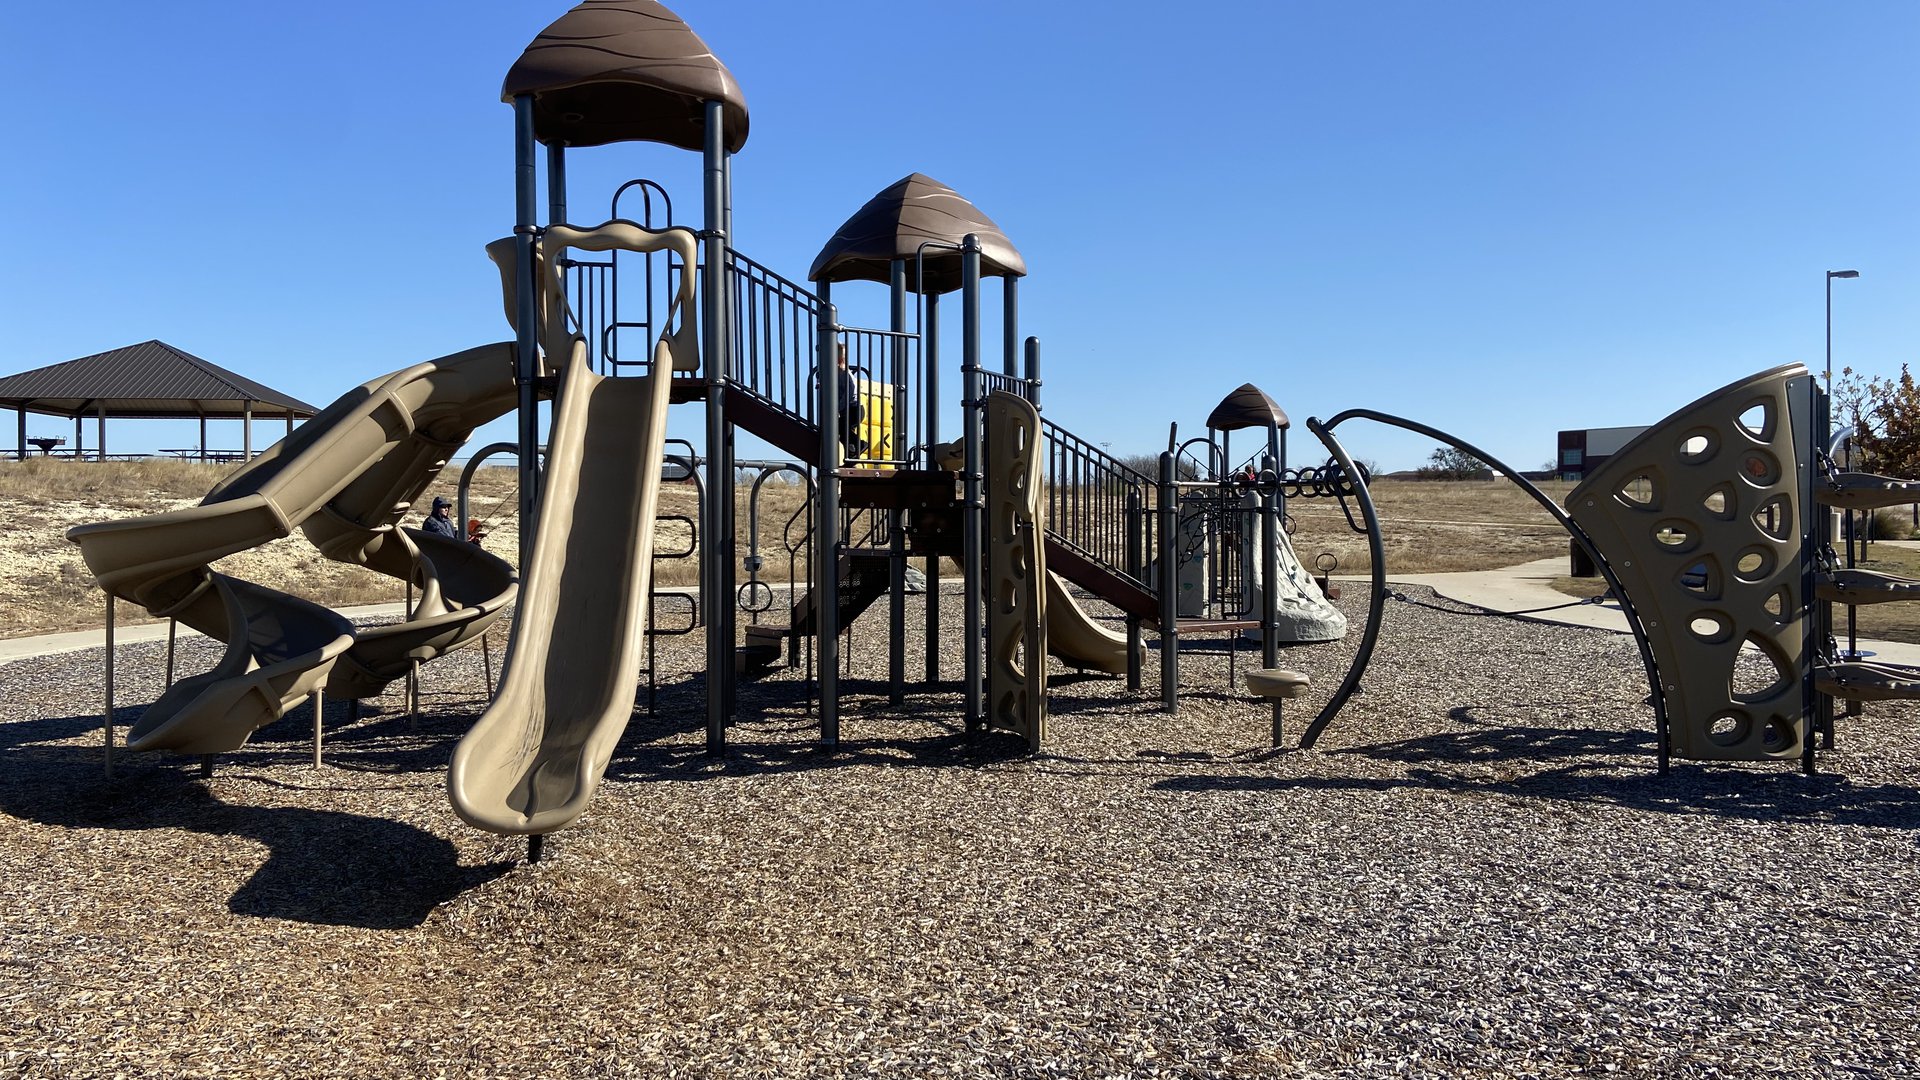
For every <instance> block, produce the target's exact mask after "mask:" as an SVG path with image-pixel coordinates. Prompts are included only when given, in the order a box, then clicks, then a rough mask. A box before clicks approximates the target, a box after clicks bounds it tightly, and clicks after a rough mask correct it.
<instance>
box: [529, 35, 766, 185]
mask: <svg viewBox="0 0 1920 1080" xmlns="http://www.w3.org/2000/svg"><path fill="white" fill-rule="evenodd" d="M521 94H532V95H533V101H534V105H533V133H534V137H535V138H537V139H539V140H540V141H541V142H543V143H548V144H554V143H561V144H565V145H567V146H604V145H606V144H607V143H615V142H628V141H633V140H640V141H645V142H661V143H666V144H667V145H669V146H678V147H680V148H681V149H684V150H700V149H702V148H703V147H704V146H705V143H706V135H705V132H706V110H705V103H706V102H708V101H719V102H721V103H722V106H723V108H722V111H721V120H722V123H723V124H724V126H725V128H726V144H727V150H728V151H729V152H732V153H737V152H739V150H740V148H741V147H742V146H744V145H746V142H747V99H746V98H745V97H744V96H742V95H741V93H740V84H739V83H737V82H735V81H734V80H733V73H732V72H730V71H728V70H727V66H726V65H725V64H722V63H721V62H720V59H719V58H718V57H716V56H714V55H713V50H712V49H709V48H707V43H706V42H704V41H701V40H700V35H698V34H696V33H694V32H693V29H692V28H691V27H689V26H688V25H687V24H686V23H685V22H683V21H682V20H681V18H680V16H678V15H675V14H674V13H673V12H671V11H668V10H667V9H666V7H665V6H664V5H662V4H658V3H655V2H654V0H586V2H585V3H583V4H580V5H578V6H576V7H575V8H573V10H571V11H569V12H567V13H566V14H565V15H562V16H560V17H559V18H558V19H556V20H554V22H553V25H551V26H549V27H547V28H546V29H545V30H542V31H540V36H538V37H536V38H534V39H533V43H532V44H531V45H528V46H527V49H526V51H525V52H523V53H521V54H520V59H518V60H516V61H514V63H513V67H512V69H511V70H509V71H508V72H507V79H506V82H505V84H504V85H502V86H501V88H500V100H502V101H506V102H511V101H513V99H514V98H516V97H519V96H520V95H521Z"/></svg>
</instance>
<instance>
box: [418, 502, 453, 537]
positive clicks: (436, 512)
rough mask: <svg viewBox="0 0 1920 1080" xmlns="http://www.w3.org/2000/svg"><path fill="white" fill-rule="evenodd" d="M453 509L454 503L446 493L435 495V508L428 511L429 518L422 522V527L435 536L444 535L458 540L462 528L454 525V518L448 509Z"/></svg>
mask: <svg viewBox="0 0 1920 1080" xmlns="http://www.w3.org/2000/svg"><path fill="white" fill-rule="evenodd" d="M452 509H453V503H452V502H450V501H449V500H448V499H447V497H446V496H445V495H435V496H434V497H433V509H432V510H429V511H428V512H427V520H425V521H423V522H421V523H420V528H421V529H422V530H423V531H426V532H430V533H432V534H433V535H435V536H444V537H446V538H447V539H449V540H458V539H459V538H460V530H459V529H458V528H457V527H455V526H454V524H453V518H452V517H451V516H450V515H449V514H448V511H450V510H452Z"/></svg>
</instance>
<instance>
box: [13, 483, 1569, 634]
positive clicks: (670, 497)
mask: <svg viewBox="0 0 1920 1080" xmlns="http://www.w3.org/2000/svg"><path fill="white" fill-rule="evenodd" d="M236 467H237V466H232V465H202V464H198V463H194V462H182V461H172V460H165V461H163V460H148V461H139V462H105V463H98V462H71V461H63V460H59V459H51V460H50V459H43V458H32V459H29V460H27V461H25V462H11V461H9V462H0V521H4V522H5V523H6V524H5V530H4V533H0V637H22V636H29V635H34V634H45V633H54V632H58V631H62V630H76V629H83V628H86V627H91V626H97V625H99V623H100V621H101V610H102V604H103V600H102V598H101V596H100V593H99V592H98V590H96V589H95V588H94V587H93V583H92V578H91V576H90V575H89V574H88V573H87V571H86V567H85V565H84V564H83V563H82V562H81V560H80V552H79V549H78V548H76V547H74V546H73V545H72V544H70V543H68V542H67V540H66V532H67V530H68V529H70V528H72V527H73V526H75V525H81V524H86V523H90V522H96V521H108V520H113V519H116V518H124V517H136V516H140V515H146V514H157V513H161V512H163V511H167V510H174V509H178V508H181V507H186V506H192V505H194V504H195V503H197V502H198V501H199V500H200V499H201V497H202V496H204V495H205V494H206V492H207V490H208V489H210V488H211V487H212V486H213V485H214V484H216V483H218V482H219V480H220V479H221V478H222V477H224V476H226V475H227V474H228V473H229V472H230V471H232V470H233V469H234V468H236ZM457 479H458V473H457V472H455V471H453V470H452V469H449V470H448V472H447V473H445V474H443V475H442V477H441V478H440V479H439V480H438V481H436V483H435V484H434V485H433V486H432V487H430V488H429V489H428V490H427V491H426V493H425V494H423V495H422V497H421V501H422V503H423V504H426V503H429V502H431V500H432V498H433V496H435V495H442V494H444V495H446V496H447V497H448V498H453V497H454V495H455V487H456V481H457ZM1566 487H1567V485H1564V484H1562V485H1550V486H1549V488H1548V491H1549V494H1551V495H1553V496H1554V497H1556V498H1558V497H1560V496H1563V495H1564V494H1565V489H1566ZM516 491H517V478H516V474H515V472H514V470H513V469H511V468H484V469H481V470H480V471H479V472H478V473H477V474H476V475H475V478H474V487H473V493H472V503H471V511H470V512H471V515H472V516H474V517H478V518H481V519H482V520H483V521H484V522H485V523H486V528H487V529H488V530H489V535H488V538H487V541H486V544H487V547H488V549H489V550H491V551H493V552H495V553H496V554H499V555H500V556H502V557H503V558H505V559H507V560H508V561H509V562H512V561H515V560H516V559H517V557H518V537H517V526H516V524H515V522H516V520H517V518H516V510H515V496H516ZM1373 495H1374V498H1375V500H1376V502H1377V503H1378V505H1379V507H1380V513H1381V517H1382V520H1383V522H1384V525H1385V540H1386V551H1387V566H1388V569H1390V570H1393V571H1397V572H1400V573H1429V572H1442V571H1451V570H1485V569H1492V568H1495V567H1500V566H1509V565H1512V564H1514V563H1521V562H1527V561H1530V560H1532V559H1537V558H1541V557H1544V556H1548V555H1555V554H1563V553H1565V551H1566V544H1567V541H1566V537H1565V534H1564V533H1563V532H1562V531H1561V530H1560V529H1559V527H1558V526H1557V525H1555V524H1554V523H1553V522H1552V521H1551V520H1550V519H1549V518H1548V517H1547V515H1546V513H1545V512H1544V511H1542V510H1541V509H1540V508H1539V507H1538V506H1537V505H1535V504H1534V502H1533V501H1532V500H1531V499H1530V498H1528V497H1527V495H1526V494H1525V493H1524V492H1522V491H1521V490H1520V489H1519V488H1518V487H1516V486H1515V485H1513V484H1511V483H1508V482H1504V481H1498V482H1479V481H1473V482H1461V483H1414V482H1406V481H1381V482H1379V483H1377V484H1376V485H1375V486H1374V488H1373ZM762 496H763V501H762V507H761V511H760V518H761V521H760V533H761V542H762V547H761V550H762V554H763V555H764V556H765V557H766V560H767V561H766V569H765V570H764V571H763V577H765V578H766V579H768V580H773V581H783V580H785V578H786V575H787V569H786V567H787V563H786V556H785V553H784V552H785V549H784V548H783V547H782V546H781V545H780V541H779V538H780V536H781V533H782V530H783V529H784V528H785V526H786V523H787V521H788V519H789V518H791V516H792V515H793V514H794V512H795V511H797V510H798V509H799V508H800V506H801V504H802V501H803V499H804V492H803V491H802V489H801V488H800V487H799V486H798V485H796V484H790V483H784V482H782V481H780V480H778V479H776V480H773V481H770V482H769V483H768V484H767V485H766V486H765V487H764V488H763V489H762ZM661 512H662V514H667V515H673V514H677V515H684V516H686V517H689V518H697V517H698V499H697V496H696V493H695V490H694V488H693V487H692V486H691V485H689V484H670V485H667V486H666V487H665V488H664V489H663V490H662V492H661ZM1289 513H1290V514H1291V515H1292V517H1293V518H1294V521H1295V525H1296V531H1295V534H1294V546H1295V548H1296V549H1297V550H1298V552H1299V554H1300V557H1301V559H1302V561H1304V562H1306V563H1307V564H1308V565H1312V564H1313V561H1314V558H1315V557H1316V556H1317V555H1318V554H1319V553H1320V552H1323V551H1326V552H1331V553H1333V555H1334V556H1335V557H1336V558H1337V559H1338V560H1339V571H1338V572H1340V573H1362V572H1364V571H1365V570H1366V569H1367V566H1368V560H1367V543H1366V537H1364V536H1362V535H1360V534H1358V533H1355V532H1353V531H1352V530H1351V529H1349V528H1348V526H1347V524H1346V521H1345V518H1344V517H1342V515H1341V512H1340V510H1339V507H1338V504H1337V503H1336V502H1333V501H1329V500H1311V499H1298V500H1294V501H1293V502H1292V503H1290V505H1289ZM1355 513H1356V517H1357V513H1358V511H1357V510H1356V511H1355ZM735 518H736V522H737V524H738V532H739V540H738V549H739V552H740V554H741V555H743V556H744V555H745V554H746V553H747V537H746V529H747V523H748V498H747V492H746V490H745V487H744V485H743V486H742V489H741V491H740V495H739V499H738V506H737V510H736V514H735ZM407 521H408V523H410V524H418V522H419V514H417V513H414V514H409V515H408V516H407ZM657 544H658V548H659V549H660V550H662V551H668V550H676V549H683V548H684V547H685V546H686V531H685V526H684V525H681V524H677V523H672V522H669V523H665V524H663V526H662V528H661V533H660V536H659V539H658V542H657ZM216 568H217V569H219V570H221V571H222V572H224V573H228V574H232V575H233V576H235V577H240V578H245V579H247V580H251V581H260V582H271V583H284V584H278V585H277V587H281V588H285V589H288V590H289V591H293V592H297V593H299V594H300V595H302V596H306V597H308V598H310V599H313V600H317V601H319V602H321V603H325V604H329V605H332V606H335V607H347V606H351V605H357V604H372V603H385V602H390V601H396V600H399V599H401V598H402V596H403V594H404V587H403V586H402V585H401V584H400V583H399V582H396V581H392V580H389V579H387V578H383V577H380V576H379V575H376V574H372V573H369V572H367V571H365V570H362V569H360V568H358V567H354V566H347V565H343V564H340V563H336V562H332V561H330V560H328V559H324V558H322V557H321V556H320V555H319V554H318V553H316V552H315V551H314V550H313V548H312V546H311V545H309V544H308V543H307V542H306V540H305V539H304V538H303V537H301V536H300V535H298V534H295V535H294V536H291V537H288V538H286V539H283V540H277V541H275V542H273V543H271V544H267V545H264V546H262V547H259V548H256V549H253V550H251V551H244V552H240V553H238V554H235V555H232V556H229V557H227V558H225V559H222V560H221V561H220V562H219V563H217V564H216ZM799 571H800V573H802V574H804V573H805V572H806V571H805V564H804V563H801V564H800V565H799ZM655 572H656V575H657V580H658V582H659V583H660V584H662V585H691V584H694V583H696V582H697V581H698V580H699V565H698V561H697V560H696V559H685V560H665V559H663V560H661V561H660V562H659V563H657V564H656V571H655ZM743 580H744V576H743ZM144 615H145V613H144V612H139V611H134V610H132V609H130V608H129V607H127V606H125V605H123V606H122V608H121V609H120V611H119V612H118V613H117V618H120V619H123V620H128V621H130V622H138V621H140V619H141V618H142V617H143V616H144Z"/></svg>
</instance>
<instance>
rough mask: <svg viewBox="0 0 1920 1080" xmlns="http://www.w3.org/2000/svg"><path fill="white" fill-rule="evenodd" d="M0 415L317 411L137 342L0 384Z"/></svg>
mask: <svg viewBox="0 0 1920 1080" xmlns="http://www.w3.org/2000/svg"><path fill="white" fill-rule="evenodd" d="M0 408H6V409H18V410H20V411H22V412H32V413H42V414H45V415H48V416H96V415H98V414H99V413H101V412H102V411H104V412H105V413H106V415H108V416H110V417H114V418H116V419H117V418H121V417H127V418H145V419H164V418H173V419H191V418H194V417H199V416H210V417H240V416H245V415H247V414H248V412H249V411H250V412H251V413H252V415H253V417H254V419H256V420H271V419H278V418H281V417H288V418H291V419H296V420H298V419H305V418H307V417H310V416H312V415H313V414H314V413H315V412H317V411H319V410H317V409H315V408H314V407H313V406H311V405H309V404H307V403H306V402H304V401H301V400H300V399H299V398H296V397H289V396H288V395H286V394H283V393H281V392H280V391H278V390H275V389H273V388H272V387H270V386H262V385H261V384H259V383H257V382H254V381H253V380H252V379H249V378H246V377H245V376H242V375H236V374H234V373H233V372H231V371H228V370H227V369H226V368H223V367H220V366H219V365H218V364H210V363H208V362H207V361H205V360H202V359H200V358H199V357H197V356H195V355H193V354H192V353H189V352H182V351H181V350H179V349H176V348H174V347H173V346H171V345H169V344H167V343H166V342H164V341H143V342H141V343H140V344H138V345H128V346H126V347H125V348H122V349H112V350H109V351H107V352H103V353H95V354H93V355H92V356H83V357H80V358H79V359H78V360H68V361H67V362H65V363H63V364H53V365H50V366H48V367H43V368H35V369H33V370H32V371H23V372H21V373H20V374H18V375H9V376H7V377H6V378H4V379H0Z"/></svg>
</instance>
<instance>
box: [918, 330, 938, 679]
mask: <svg viewBox="0 0 1920 1080" xmlns="http://www.w3.org/2000/svg"><path fill="white" fill-rule="evenodd" d="M926 303H927V306H926V312H927V315H926V318H927V321H926V325H925V326H923V327H921V329H920V349H921V354H922V355H921V361H922V362H921V365H920V369H921V371H923V372H924V373H925V374H926V380H927V387H926V390H927V397H926V411H925V412H924V413H923V415H924V416H925V417H926V419H927V453H928V455H929V456H931V455H932V453H933V447H935V446H937V445H939V443H940V295H939V294H938V293H929V294H927V297H926ZM927 466H928V467H929V468H932V467H933V466H934V463H933V462H932V461H929V462H927ZM925 571H926V575H927V640H926V651H927V671H926V676H927V686H928V688H929V689H931V688H932V687H933V686H935V685H936V684H938V683H939V682H940V556H938V555H929V556H927V564H926V567H925Z"/></svg>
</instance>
